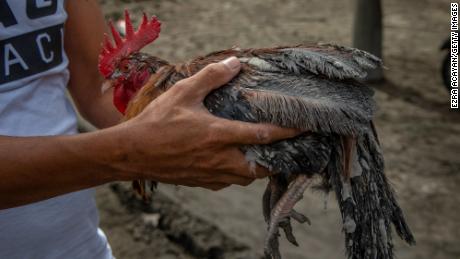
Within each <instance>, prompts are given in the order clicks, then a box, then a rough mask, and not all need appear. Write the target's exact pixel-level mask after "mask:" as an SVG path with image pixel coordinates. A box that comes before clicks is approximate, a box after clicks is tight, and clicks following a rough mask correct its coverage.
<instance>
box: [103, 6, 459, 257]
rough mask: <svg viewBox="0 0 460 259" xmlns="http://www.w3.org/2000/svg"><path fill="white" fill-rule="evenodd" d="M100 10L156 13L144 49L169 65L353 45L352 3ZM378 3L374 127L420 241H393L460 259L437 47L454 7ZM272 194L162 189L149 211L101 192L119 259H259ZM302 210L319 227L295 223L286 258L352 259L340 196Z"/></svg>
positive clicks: (452, 156)
mask: <svg viewBox="0 0 460 259" xmlns="http://www.w3.org/2000/svg"><path fill="white" fill-rule="evenodd" d="M101 2H102V3H103V6H104V11H105V13H106V14H107V17H119V16H120V14H121V12H122V10H123V9H124V8H127V9H129V10H131V11H132V13H133V14H136V15H137V17H139V14H141V13H142V12H143V11H145V12H147V13H149V14H155V15H157V16H158V17H159V18H160V19H161V21H162V22H163V27H162V34H161V36H160V38H159V40H157V42H155V43H154V44H153V45H152V46H149V47H148V48H147V51H149V52H151V53H154V54H155V55H157V56H159V57H162V58H164V59H167V60H170V61H179V60H186V59H188V58H191V57H194V56H197V55H202V54H206V53H208V52H210V51H213V50H218V49H224V48H229V47H232V46H234V45H238V46H240V47H262V46H275V45H286V44H299V43H302V42H311V41H321V42H334V43H338V44H342V45H346V46H350V45H351V31H352V23H353V4H354V1H352V0H346V1H332V0H291V1H279V0H251V1H247V0H228V1H213V0H189V1H178V0H169V1H166V0H156V1H126V0H125V1H119V0H114V1H109V0H106V1H101ZM382 2H383V10H384V38H385V40H384V62H385V65H386V67H387V68H388V69H387V70H385V74H386V78H387V81H386V82H385V83H382V84H378V85H376V88H377V89H378V90H377V92H376V99H377V101H378V103H379V107H380V110H379V111H378V113H377V117H376V124H377V129H378V131H379V135H380V139H381V142H382V145H383V150H384V155H385V158H386V168H387V169H386V173H387V175H388V177H389V179H390V180H391V182H392V183H393V185H394V188H395V189H396V192H397V194H398V197H399V201H400V203H401V206H402V207H403V210H404V211H405V214H406V215H407V218H408V221H409V223H410V225H411V227H412V230H413V232H414V234H415V237H416V239H417V246H415V247H408V246H406V245H405V244H403V243H402V242H399V241H398V242H396V246H397V251H396V255H397V258H400V259H415V258H417V259H425V258H427V259H428V258H430V259H457V258H460V246H459V245H458V242H459V240H460V221H459V211H460V210H459V209H460V195H458V190H459V188H460V158H459V157H460V156H459V155H458V150H459V147H460V114H459V112H454V111H451V110H449V109H448V106H449V96H448V94H447V91H446V90H445V89H444V88H443V86H442V83H441V77H440V64H441V59H442V56H443V53H440V51H439V46H440V44H441V42H442V41H443V40H444V39H445V38H446V37H447V36H448V34H449V1H446V0H407V1H399V0H384V1H382ZM264 186H265V181H257V182H255V183H254V184H252V185H251V186H249V187H244V188H243V187H231V188H228V189H225V190H223V191H219V192H211V191H207V190H203V189H197V188H194V189H193V188H184V187H180V188H178V187H173V186H166V185H160V188H159V192H160V195H159V196H158V197H159V198H158V199H159V200H158V201H156V202H155V200H154V203H153V205H151V206H143V205H139V204H138V203H137V202H136V201H135V200H132V199H130V198H127V197H129V195H128V194H127V193H126V191H120V188H121V187H120V185H115V186H113V187H112V188H108V187H106V186H104V187H100V188H99V190H98V196H97V199H98V203H99V206H100V209H101V226H102V228H103V229H104V231H106V233H107V235H108V238H109V240H110V242H111V244H112V248H113V251H114V255H115V256H116V257H117V258H122V259H123V258H128V259H131V258H160V259H166V258H184V259H189V258H259V257H260V252H261V251H262V245H263V240H264V235H265V224H264V222H263V218H262V211H261V205H260V203H261V197H262V192H263V189H264ZM123 190H124V189H123ZM300 203H301V204H299V206H298V209H299V211H302V212H306V213H307V214H308V215H309V217H310V219H311V220H312V222H313V224H312V226H300V225H296V226H295V232H296V234H297V237H298V241H299V243H300V247H293V246H291V245H289V244H288V243H286V242H283V243H282V246H281V251H282V253H283V255H284V258H286V259H300V258H314V259H329V258H345V256H344V244H343V236H342V233H341V221H340V218H339V211H338V208H337V206H336V202H335V198H334V197H332V196H330V197H324V195H321V194H318V193H312V192H309V193H306V195H305V198H304V200H303V201H302V202H300ZM132 204H137V205H135V206H134V205H132ZM165 204H166V205H165ZM165 208H167V209H165ZM177 221H179V223H177ZM175 222H176V223H177V224H176V223H175ZM395 239H397V238H395Z"/></svg>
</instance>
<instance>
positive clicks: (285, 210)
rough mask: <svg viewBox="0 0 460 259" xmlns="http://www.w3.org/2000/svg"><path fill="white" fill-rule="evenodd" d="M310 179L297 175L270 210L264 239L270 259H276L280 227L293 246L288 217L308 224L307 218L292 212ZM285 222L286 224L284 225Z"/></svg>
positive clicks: (293, 240)
mask: <svg viewBox="0 0 460 259" xmlns="http://www.w3.org/2000/svg"><path fill="white" fill-rule="evenodd" d="M310 183H311V179H310V178H309V177H308V176H306V175H303V174H301V175H298V176H297V177H296V179H295V180H294V182H293V183H292V184H291V185H290V186H289V188H288V190H287V191H286V192H285V193H284V194H283V196H282V197H281V198H280V199H279V200H278V202H277V203H276V205H275V207H274V208H273V209H272V210H271V214H270V222H269V227H268V234H267V237H266V239H265V248H264V249H265V254H266V256H268V257H269V258H270V256H271V258H277V257H276V256H277V254H279V251H278V246H277V244H278V236H279V233H278V227H282V228H283V230H284V231H285V233H286V237H287V238H288V240H289V241H291V243H293V244H297V242H295V238H293V237H294V236H293V235H292V227H290V222H289V221H287V220H288V219H289V217H291V216H292V217H293V218H295V219H296V220H299V221H300V222H302V221H303V222H309V221H308V218H307V217H305V216H303V215H302V214H300V213H298V212H295V211H293V208H294V205H295V204H296V203H297V202H298V201H299V200H300V199H301V198H302V196H303V193H304V191H305V189H307V187H308V186H309V185H310ZM286 222H287V223H286Z"/></svg>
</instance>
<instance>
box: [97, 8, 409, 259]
mask: <svg viewBox="0 0 460 259" xmlns="http://www.w3.org/2000/svg"><path fill="white" fill-rule="evenodd" d="M125 22H126V33H125V35H126V38H122V37H121V36H120V34H119V33H118V32H117V30H116V29H115V28H114V27H113V25H112V24H111V23H109V27H110V29H111V32H112V35H113V40H114V42H115V45H113V44H112V41H111V40H110V37H109V36H108V35H105V36H106V37H105V41H104V43H103V48H102V51H101V54H100V57H99V70H100V72H101V74H102V75H103V76H104V77H105V78H106V83H105V86H103V88H107V87H108V86H110V87H113V88H114V95H113V101H114V105H115V106H116V107H117V109H118V110H119V111H120V112H121V113H123V114H124V115H125V119H130V118H133V117H134V116H136V115H137V114H139V113H140V112H141V111H142V110H143V109H144V108H145V107H146V106H147V105H148V104H149V103H150V102H151V101H152V100H153V99H155V98H156V97H158V96H159V95H161V94H162V93H164V92H166V91H168V89H169V88H170V87H171V86H172V85H174V84H175V83H176V82H177V81H179V80H181V79H184V78H187V77H189V76H191V75H193V74H195V73H197V72H198V71H199V70H201V69H202V68H204V67H205V66H206V65H207V64H210V63H214V62H219V61H221V60H224V59H226V58H228V57H230V56H236V57H237V58H238V59H239V60H240V62H241V63H242V68H241V72H240V73H239V75H237V76H236V77H235V78H234V79H233V80H232V81H230V82H229V83H228V84H226V85H225V86H223V87H221V88H219V89H217V90H215V91H213V92H211V93H210V94H209V95H208V96H207V97H206V99H205V101H204V105H205V106H206V108H207V109H208V110H209V111H210V112H211V113H212V114H214V115H216V116H219V117H223V118H226V119H230V120H240V121H245V122H263V123H272V124H276V125H279V126H282V127H289V128H299V129H303V130H305V131H306V132H307V133H304V134H302V135H300V136H298V137H295V138H292V139H287V140H283V141H279V142H276V143H272V144H269V145H247V146H243V147H241V151H242V152H243V153H245V154H246V158H247V159H248V162H249V163H257V164H259V165H261V166H263V167H266V168H268V169H269V170H270V171H271V172H273V173H274V174H273V176H270V177H269V182H268V185H267V188H266V190H265V193H264V195H263V199H262V200H263V202H262V206H263V214H264V218H265V221H266V223H267V228H268V233H267V236H266V239H265V245H264V252H265V255H266V257H267V258H274V259H278V258H281V254H280V251H279V245H278V238H279V236H280V234H279V232H280V230H282V231H283V232H284V233H285V236H286V238H287V240H288V241H290V242H291V243H292V244H294V245H296V246H297V245H298V243H297V241H296V239H295V237H294V235H293V233H292V227H291V220H296V221H298V222H301V223H304V222H308V223H309V219H308V218H307V217H306V216H304V215H303V214H301V213H299V212H297V211H295V210H294V209H293V207H294V205H295V204H296V203H297V202H298V201H299V200H301V198H302V195H303V193H304V191H305V190H306V188H307V187H308V186H310V185H311V184H312V181H313V179H314V178H319V179H320V184H319V185H318V186H317V187H318V188H320V189H322V190H324V191H326V192H329V191H334V192H335V194H336V197H337V201H338V205H339V208H340V212H341V216H342V219H343V232H344V233H345V246H346V250H347V255H348V258H350V259H351V258H353V259H358V258H365V259H367V258H369V259H370V258H378V259H391V258H393V242H392V235H391V234H392V233H391V225H392V224H393V225H394V227H395V230H396V232H397V233H398V234H399V236H400V237H401V238H402V239H403V240H405V241H406V242H408V243H409V244H414V243H415V240H414V237H413V235H412V233H411V231H410V229H409V227H408V225H407V224H406V221H405V219H404V216H403V213H402V210H401V209H400V207H399V205H398V203H397V201H396V199H395V197H394V193H393V190H392V189H391V187H390V185H389V183H388V180H387V178H386V177H385V174H384V161H383V156H382V153H381V150H380V145H379V141H378V138H377V134H376V130H375V127H374V124H373V122H372V119H373V113H374V109H375V104H374V100H373V97H372V96H373V91H372V89H370V88H369V87H367V86H365V85H363V84H361V83H360V82H359V80H360V79H362V78H364V77H365V75H366V70H367V69H369V68H375V67H377V66H380V65H381V60H380V59H378V58H376V57H375V56H373V55H371V54H369V53H366V52H364V51H360V50H357V49H352V48H346V47H340V46H335V45H299V46H288V47H276V48H265V49H244V50H243V49H238V48H233V49H229V50H223V51H217V52H213V53H211V54H208V55H206V56H203V57H199V58H196V59H193V60H191V61H189V62H187V63H182V64H176V65H173V64H170V63H168V62H167V61H165V60H163V59H160V58H158V57H154V56H151V55H149V54H146V53H141V52H139V50H140V49H141V48H143V47H144V46H145V45H147V44H149V43H151V42H153V41H154V40H155V39H156V38H157V37H158V35H159V32H160V22H159V21H158V20H157V19H156V18H155V17H153V18H152V19H148V18H147V16H146V15H145V14H144V16H143V18H142V22H141V24H140V26H139V29H138V30H137V31H134V29H133V25H132V23H131V20H130V18H129V13H128V12H127V11H125ZM152 75H153V78H154V82H155V83H154V84H153V85H149V86H146V87H143V86H144V84H145V83H146V82H147V80H148V79H149V78H150V76H152ZM133 186H134V188H135V189H136V190H137V192H139V193H140V194H141V195H143V196H144V197H146V187H145V181H144V180H139V181H135V182H134V184H133Z"/></svg>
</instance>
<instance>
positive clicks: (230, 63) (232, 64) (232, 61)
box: [221, 57, 241, 70]
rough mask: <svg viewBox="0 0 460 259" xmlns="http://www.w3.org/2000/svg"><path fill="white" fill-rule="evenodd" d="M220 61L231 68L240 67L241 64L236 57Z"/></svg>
mask: <svg viewBox="0 0 460 259" xmlns="http://www.w3.org/2000/svg"><path fill="white" fill-rule="evenodd" d="M221 62H222V63H223V64H224V65H226V66H227V67H228V68H230V69H231V70H237V69H238V68H240V65H241V64H240V60H239V59H237V58H236V57H229V58H227V59H225V60H223V61H221Z"/></svg>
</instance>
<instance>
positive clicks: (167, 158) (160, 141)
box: [113, 57, 300, 189]
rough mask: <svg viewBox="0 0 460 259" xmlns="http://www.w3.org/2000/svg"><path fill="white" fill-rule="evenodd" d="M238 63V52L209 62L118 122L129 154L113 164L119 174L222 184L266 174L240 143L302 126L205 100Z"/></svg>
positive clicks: (213, 186)
mask: <svg viewBox="0 0 460 259" xmlns="http://www.w3.org/2000/svg"><path fill="white" fill-rule="evenodd" d="M240 66H241V65H240V63H239V61H238V59H237V58H234V57H233V58H229V59H227V60H225V61H223V62H220V63H216V64H211V65H208V66H207V67H205V68H204V69H203V70H202V71H200V72H199V73H197V74H196V75H194V76H192V77H190V78H187V79H184V80H182V81H179V82H177V83H176V84H175V85H174V86H173V87H172V88H171V89H169V90H168V91H167V92H166V93H164V94H162V95H161V96H159V97H158V98H157V99H155V100H154V101H153V102H152V103H150V104H149V105H148V106H147V107H146V109H145V110H144V111H143V112H142V113H141V114H140V115H139V116H137V117H135V118H133V119H132V120H130V121H128V122H126V123H123V124H121V125H119V126H118V128H119V129H121V132H122V133H120V134H121V135H122V136H123V137H122V138H121V139H122V140H121V143H123V144H122V145H124V147H123V148H122V149H123V150H124V152H125V154H126V156H125V157H124V158H125V160H123V161H119V162H117V163H116V164H113V166H115V168H116V169H117V170H118V171H121V172H123V173H122V176H121V178H122V179H125V180H131V179H133V177H138V178H143V179H152V180H156V181H159V182H165V183H172V184H181V185H187V186H201V187H205V188H209V189H220V188H223V187H226V186H228V185H230V184H239V185H248V184H249V183H251V182H252V181H253V180H254V179H255V178H257V177H259V178H260V177H265V176H267V175H268V172H267V170H265V169H263V168H261V167H256V168H255V169H254V168H251V167H250V166H249V164H248V162H247V161H246V160H245V157H244V155H243V154H242V153H241V151H240V150H239V149H238V146H240V145H243V144H267V143H270V142H273V141H275V140H279V139H283V138H289V137H293V136H295V135H296V134H299V133H300V132H299V131H298V130H294V129H283V128H280V127H277V126H274V125H269V124H254V123H245V122H240V121H231V120H226V119H222V118H218V117H216V116H213V115H212V114H210V113H209V111H208V110H207V109H206V108H205V107H204V105H203V100H204V98H205V97H206V96H207V95H208V94H209V92H211V91H212V90H214V89H216V88H218V87H220V86H222V85H224V84H225V83H227V82H228V81H230V80H231V79H232V78H233V77H234V76H235V75H236V74H238V72H239V70H240ZM148 84H152V82H149V83H148Z"/></svg>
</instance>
